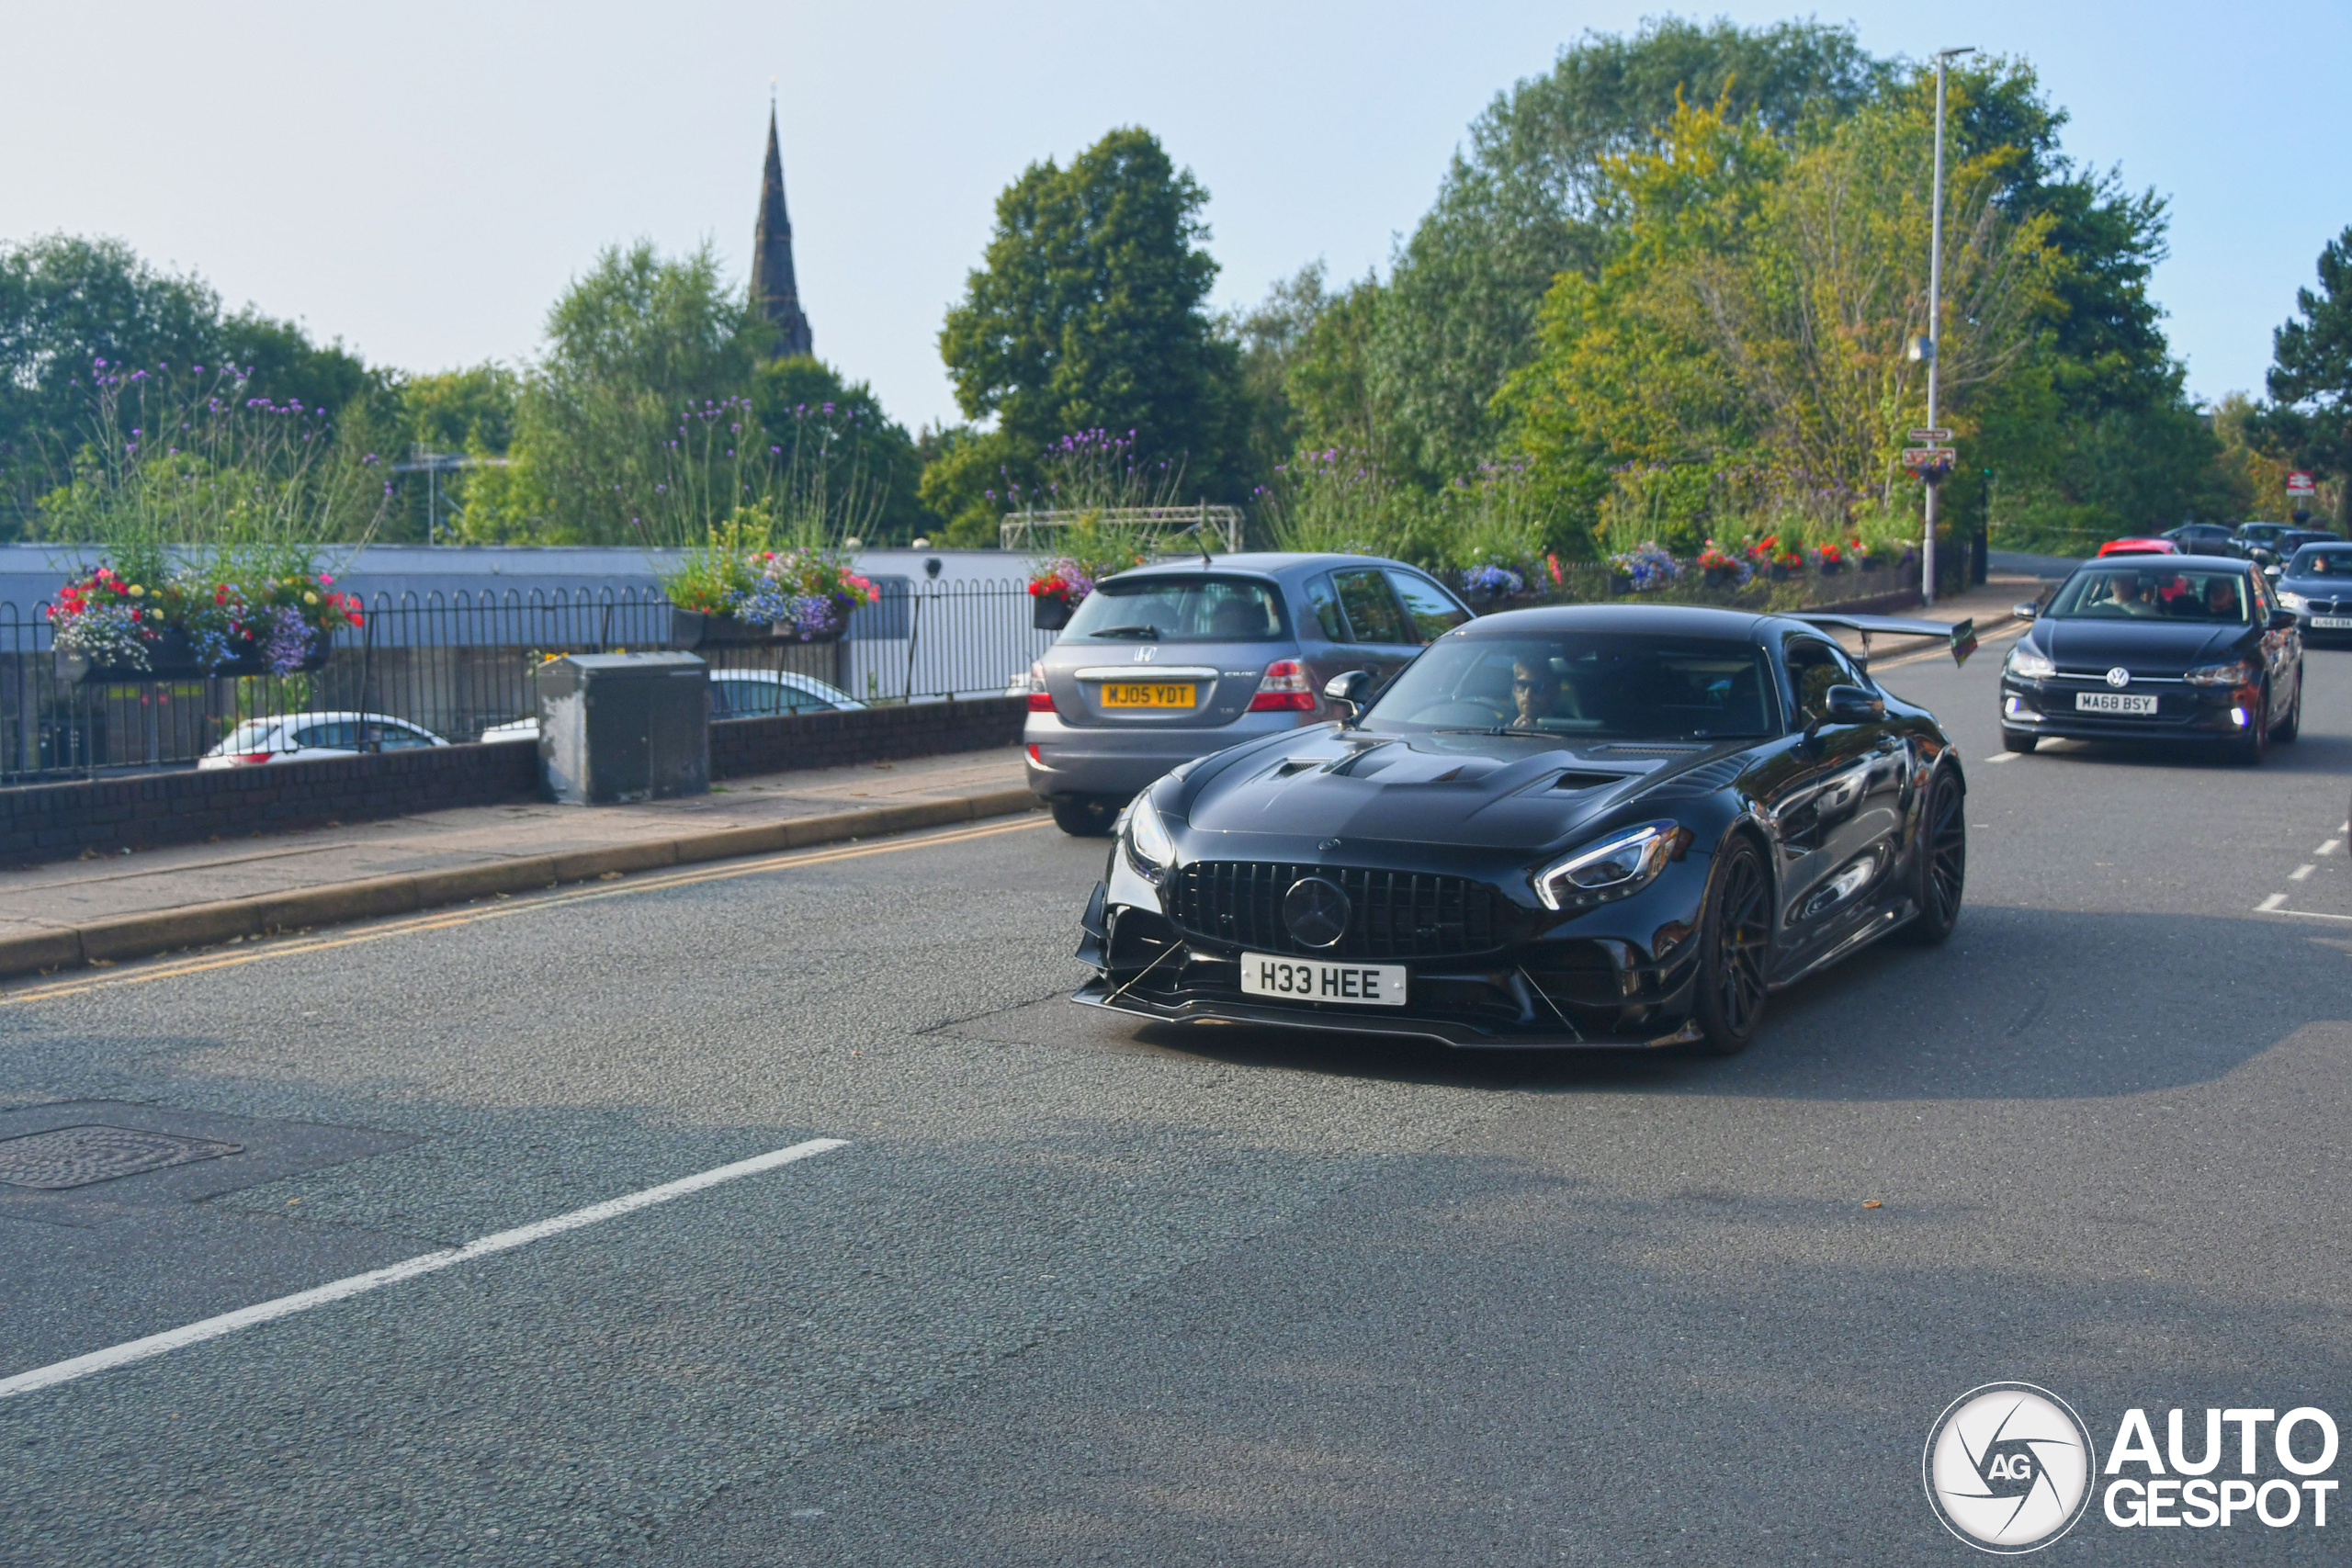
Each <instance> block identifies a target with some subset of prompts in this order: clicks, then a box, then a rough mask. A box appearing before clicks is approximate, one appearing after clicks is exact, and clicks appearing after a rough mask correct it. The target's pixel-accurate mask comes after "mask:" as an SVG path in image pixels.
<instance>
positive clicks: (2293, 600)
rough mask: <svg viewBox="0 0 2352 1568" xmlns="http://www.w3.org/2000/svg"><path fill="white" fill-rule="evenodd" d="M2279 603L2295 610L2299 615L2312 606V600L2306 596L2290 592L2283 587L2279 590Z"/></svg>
mask: <svg viewBox="0 0 2352 1568" xmlns="http://www.w3.org/2000/svg"><path fill="white" fill-rule="evenodd" d="M2278 603H2280V604H2284V605H2285V606H2286V607H2287V608H2289V609H2290V610H2292V611H2294V612H2295V613H2296V614H2297V615H2301V614H2303V613H2304V612H2306V611H2308V610H2309V609H2310V608H2311V607H2312V602H2311V601H2310V600H2308V599H2306V598H2304V597H2303V596H2302V595H2301V594H2300V593H2290V592H2287V591H2286V590H2285V589H2283V588H2281V589H2280V590H2278Z"/></svg>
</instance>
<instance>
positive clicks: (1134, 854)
mask: <svg viewBox="0 0 2352 1568" xmlns="http://www.w3.org/2000/svg"><path fill="white" fill-rule="evenodd" d="M1125 844H1126V846H1127V863H1128V864H1130V865H1132V866H1134V867H1135V868H1136V871H1138V872H1140V873H1142V874H1143V875H1144V877H1145V878H1146V879H1147V880H1148V881H1151V882H1155V883H1156V882H1158V881H1159V879H1160V877H1161V875H1162V874H1165V873H1166V872H1167V870H1168V868H1169V867H1170V865H1172V864H1174V863H1175V862H1176V840H1173V839H1171V838H1170V837H1169V836H1168V824H1166V823H1165V822H1162V821H1161V820H1160V819H1159V810H1158V809H1157V808H1156V807H1153V805H1152V804H1151V800H1150V798H1149V797H1148V796H1147V795H1137V796H1136V803H1135V804H1134V805H1133V806H1131V807H1128V808H1127V828H1126V833H1125Z"/></svg>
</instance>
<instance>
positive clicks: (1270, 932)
mask: <svg viewBox="0 0 2352 1568" xmlns="http://www.w3.org/2000/svg"><path fill="white" fill-rule="evenodd" d="M1825 625H1827V626H1849V627H1854V628H1858V629H1867V630H1869V631H1872V632H1899V633H1905V634H1910V635H1921V636H1932V637H1939V638H1954V637H1955V634H1954V631H1953V628H1951V627H1950V626H1942V625H1939V624H1936V623H1920V622H1908V621H1892V620H1886V619H1883V618H1876V617H1860V616H1835V615H1816V616H1798V617H1789V616H1774V615H1755V614H1753V613H1750V612H1741V611H1732V610H1713V609H1702V608H1699V607H1696V606H1688V605H1656V606H1651V605H1639V606H1636V605H1625V604H1586V605H1572V606H1561V607H1556V608H1551V609H1537V610H1516V611H1510V612H1507V613H1505V614H1502V615H1490V616H1486V617H1483V618H1481V619H1479V620H1476V621H1474V622H1471V623H1470V624H1469V625H1467V626H1462V627H1460V628H1459V629H1457V630H1454V631H1453V632H1450V633H1448V634H1446V635H1445V636H1443V637H1440V638H1439V639H1438V640H1437V641H1436V642H1435V643H1434V644H1433V645H1432V646H1431V647H1430V649H1428V650H1427V651H1426V652H1424V653H1422V655H1421V656H1420V658H1419V660H1416V661H1415V662H1414V663H1413V664H1412V666H1411V667H1410V668H1409V669H1408V670H1407V671H1405V672H1404V673H1403V674H1401V675H1399V676H1397V678H1396V679H1395V681H1393V682H1391V683H1390V684H1389V685H1388V686H1387V687H1386V689H1385V690H1384V691H1382V692H1381V693H1380V694H1379V695H1378V696H1377V698H1376V699H1374V701H1373V702H1372V704H1371V705H1370V707H1369V708H1368V709H1367V710H1366V711H1364V712H1363V714H1362V716H1360V717H1352V718H1351V719H1350V720H1349V721H1348V722H1344V723H1339V724H1331V723H1325V724H1319V725H1317V726H1316V727H1314V728H1309V729H1304V730H1299V731H1296V732H1294V733H1290V734H1284V735H1270V736H1262V737H1260V738H1259V739H1256V740H1255V741H1253V742H1251V743H1249V744H1246V745H1242V746H1238V747H1234V748H1232V749H1230V750H1224V751H1220V752H1218V753H1216V755H1215V756H1211V757H1207V758H1204V759H1203V760H1201V761H1197V762H1193V763H1191V764H1188V765H1186V766H1184V767H1182V768H1179V769H1177V770H1176V771H1175V772H1173V773H1170V774H1169V775H1168V776H1167V777H1166V778H1164V779H1161V780H1160V781H1159V783H1157V784H1154V785H1153V786H1152V787H1151V788H1150V789H1149V790H1148V792H1147V793H1146V794H1144V795H1141V796H1139V797H1138V798H1137V799H1136V801H1135V803H1134V804H1133V806H1132V807H1129V809H1128V813H1127V816H1126V818H1125V823H1124V825H1123V827H1122V829H1121V832H1120V836H1119V840H1118V842H1117V843H1116V844H1115V845H1114V847H1113V849H1112V851H1111V854H1110V861H1109V864H1108V866H1107V868H1106V872H1105V877H1104V880H1103V882H1102V883H1101V884H1098V885H1097V886H1096V887H1095V889H1094V893H1093V896H1092V897H1091V900H1090V901H1089V903H1088V905H1087V908H1086V911H1085V914H1084V916H1083V917H1082V919H1081V921H1080V924H1081V927H1082V930H1083V936H1082V937H1081V940H1080V949H1079V957H1080V959H1081V960H1082V961H1083V962H1085V963H1087V964H1091V965H1092V966H1093V968H1094V970H1095V975H1094V977H1093V978H1092V979H1091V980H1090V981H1089V982H1088V983H1087V984H1086V985H1085V986H1083V987H1080V990H1079V991H1078V992H1077V994H1076V996H1075V997H1074V998H1073V999H1074V1000H1077V1001H1079V1002H1081V1003H1086V1004H1090V1005H1092V1006H1097V1007H1103V1008H1109V1009H1113V1010H1117V1011H1121V1012H1125V1013H1130V1014H1134V1015H1136V1016H1139V1017H1143V1018H1150V1019H1169V1020H1195V1019H1217V1020H1226V1021H1240V1022H1248V1023H1255V1024H1271V1025H1277V1026H1283V1027H1288V1028H1294V1029H1308V1030H1327V1031H1338V1032H1350V1033H1358V1034H1363V1033H1376V1034H1385V1035H1388V1036H1391V1037H1397V1036H1404V1037H1412V1038H1418V1039H1423V1040H1431V1041H1437V1042H1440V1043H1445V1044H1449V1045H1458V1046H1512V1045H1521V1046H1578V1045H1620V1046H1622V1045H1627V1044H1638V1045H1691V1046H1696V1047H1700V1048H1702V1049H1706V1050H1710V1051H1714V1052H1732V1051H1736V1050H1739V1049H1740V1048H1741V1047H1743V1046H1745V1045H1746V1044H1747V1043H1748V1042H1749V1041H1750V1040H1752V1039H1753V1038H1754V1037H1755V1034H1756V1032H1757V1030H1758V1027H1759V1025H1760V1024H1761V1022H1762V1019H1763V1014H1764V1008H1765V1003H1766V998H1767V995H1768V993H1770V991H1772V990H1774V989H1776V988H1778V987H1782V986H1786V985H1791V984H1793V983H1794V982H1795V981H1797V980H1799V979H1801V978H1803V977H1804V976H1808V975H1812V974H1815V973H1817V972H1818V971H1820V970H1822V969H1825V968H1826V967H1828V966H1829V965H1830V964H1835V963H1837V962H1838V961H1839V960H1840V959H1843V958H1845V957H1848V956H1849V955H1850V954H1852V953H1858V952H1860V950H1861V949H1862V948H1864V947H1866V946H1868V945H1870V944H1871V942H1876V941H1878V940H1880V939H1881V938H1883V937H1887V936H1891V935H1895V934H1898V933H1900V934H1903V935H1905V936H1908V937H1911V938H1913V939H1916V940H1917V941H1919V942H1941V941H1943V940H1944V939H1945V938H1946V937H1947V936H1949V935H1950V934H1951V931H1952V928H1953V924H1954V922H1955V921H1956V920H1957V919H1959V917H1960V908H1961V900H1962V894H1963V890H1964V885H1965V880H1966V875H1967V859H1968V821H1967V814H1966V810H1965V794H1966V788H1967V784H1966V780H1965V779H1964V778H1963V776H1962V772H1961V760H1960V756H1959V753H1958V752H1957V751H1955V750H1953V748H1952V746H1951V741H1950V739H1948V738H1947V737H1946V736H1945V734H1944V732H1943V730H1942V729H1941V728H1939V726H1938V725H1937V723H1936V721H1935V718H1934V716H1932V715H1931V714H1929V713H1928V712H1927V711H1926V710H1925V709H1923V708H1919V707H1916V706H1913V705H1910V704H1908V703H1905V702H1904V701H1903V700H1902V699H1901V698H1899V697H1896V696H1894V695H1893V694H1890V693H1888V692H1887V691H1885V690H1884V689H1883V688H1882V687H1881V686H1879V685H1878V684H1877V683H1876V682H1874V681H1873V680H1872V679H1871V677H1870V675H1869V674H1868V673H1867V672H1866V671H1864V669H1863V668H1862V667H1861V666H1860V664H1858V663H1856V662H1855V660H1854V659H1853V658H1852V656H1851V655H1849V653H1848V652H1847V651H1846V650H1845V649H1843V648H1841V647H1840V646H1839V645H1838V642H1837V641H1836V640H1835V639H1834V637H1831V636H1829V635H1828V634H1827V633H1826V631H1825V630H1824V629H1823V628H1824V626H1825ZM1953 646H1954V651H1955V654H1956V655H1959V656H1962V657H1964V655H1965V651H1966V649H1965V648H1964V647H1962V644H1961V643H1960V642H1959V641H1958V640H1956V639H1955V640H1954V643H1953ZM1968 646H1973V643H1971V644H1969V645H1968ZM1333 684H1334V687H1335V688H1336V689H1337V691H1336V694H1338V695H1340V696H1342V697H1345V696H1346V695H1347V694H1350V693H1354V692H1360V691H1362V690H1363V687H1364V686H1366V685H1368V684H1369V682H1368V681H1367V680H1366V679H1365V678H1363V677H1360V676H1354V675H1342V676H1340V678H1339V679H1338V680H1337V681H1335V682H1333Z"/></svg>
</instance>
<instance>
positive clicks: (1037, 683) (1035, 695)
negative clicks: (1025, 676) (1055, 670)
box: [1029, 663, 1058, 713]
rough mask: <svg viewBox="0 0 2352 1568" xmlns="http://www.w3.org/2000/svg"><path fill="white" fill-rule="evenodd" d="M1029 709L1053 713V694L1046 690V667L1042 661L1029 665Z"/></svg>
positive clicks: (1034, 711) (1036, 711) (1054, 709)
mask: <svg viewBox="0 0 2352 1568" xmlns="http://www.w3.org/2000/svg"><path fill="white" fill-rule="evenodd" d="M1029 711H1030V712H1031V713H1054V712H1057V711H1058V710H1057V709H1056V708H1055V706H1054V694H1052V693H1051V692H1048V691H1047V690H1046V667H1045V665H1043V664H1042V663H1040V664H1032V665H1031V666H1029Z"/></svg>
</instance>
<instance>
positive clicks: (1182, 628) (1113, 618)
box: [1061, 577, 1283, 642]
mask: <svg viewBox="0 0 2352 1568" xmlns="http://www.w3.org/2000/svg"><path fill="white" fill-rule="evenodd" d="M1282 637H1283V612H1282V603H1281V601H1280V600H1279V599H1278V598H1276V596H1275V594H1274V590H1273V585H1272V583H1269V582H1263V581H1259V580H1257V579H1255V578H1246V577H1138V578H1133V579H1130V580H1128V581H1119V580H1118V579H1116V578H1114V579H1112V580H1111V581H1108V582H1105V583H1103V584H1102V585H1101V586H1099V587H1097V588H1096V589H1095V590H1094V592H1091V593H1090V594H1088V595H1087V596H1086V598H1085V599H1084V600H1083V601H1082V602H1080V604H1079V606H1078V609H1077V611H1076V613H1074V614H1073V615H1071V616H1070V618H1069V626H1068V627H1067V628H1066V629H1065V630H1064V631H1063V632H1062V637H1061V640H1062V641H1064V642H1072V641H1078V640H1082V639H1088V638H1102V639H1105V640H1111V641H1118V642H1276V641H1280V640H1281V639H1282Z"/></svg>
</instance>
